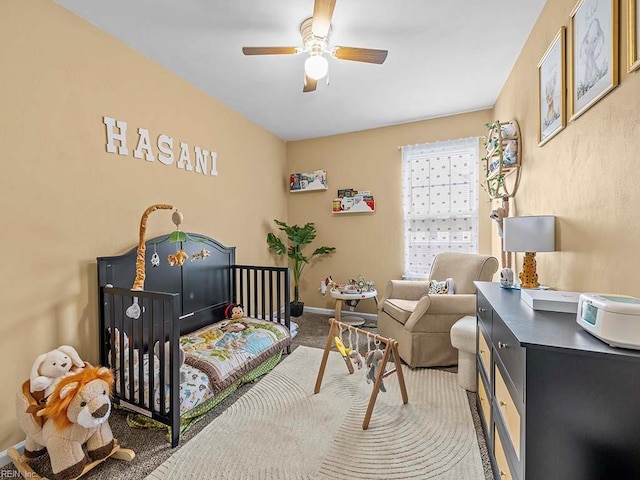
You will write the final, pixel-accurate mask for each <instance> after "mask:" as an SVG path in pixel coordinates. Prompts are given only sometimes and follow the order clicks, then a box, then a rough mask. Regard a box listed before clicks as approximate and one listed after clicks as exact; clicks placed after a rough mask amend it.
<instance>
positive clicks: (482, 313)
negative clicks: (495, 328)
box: [476, 292, 493, 336]
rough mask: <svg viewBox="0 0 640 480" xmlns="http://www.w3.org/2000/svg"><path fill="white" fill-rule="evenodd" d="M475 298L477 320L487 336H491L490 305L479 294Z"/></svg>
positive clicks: (491, 311)
mask: <svg viewBox="0 0 640 480" xmlns="http://www.w3.org/2000/svg"><path fill="white" fill-rule="evenodd" d="M476 298H477V300H476V302H477V305H476V309H477V313H478V320H479V321H480V323H481V324H482V326H483V327H484V330H485V331H486V332H487V333H488V334H489V336H491V335H492V333H491V329H492V326H491V323H492V316H493V315H492V313H493V308H491V304H490V303H489V301H488V300H487V299H486V297H485V296H484V295H482V294H481V293H480V292H478V294H477V297H476Z"/></svg>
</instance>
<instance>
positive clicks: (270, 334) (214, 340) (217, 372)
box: [180, 317, 291, 393]
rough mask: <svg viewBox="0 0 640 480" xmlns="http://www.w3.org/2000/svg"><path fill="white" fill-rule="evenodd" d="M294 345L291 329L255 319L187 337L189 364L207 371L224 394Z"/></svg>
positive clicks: (220, 324)
mask: <svg viewBox="0 0 640 480" xmlns="http://www.w3.org/2000/svg"><path fill="white" fill-rule="evenodd" d="M290 343H291V335H290V334H289V330H287V328H286V327H285V326H283V325H280V324H278V323H274V322H269V321H264V320H259V319H255V318H248V317H245V318H242V319H239V320H223V321H221V322H217V323H214V324H212V325H208V326H206V327H204V328H202V329H200V330H197V331H195V332H192V333H190V334H187V335H184V336H182V337H181V338H180V344H181V346H182V348H183V350H184V351H185V354H186V361H185V363H186V364H187V365H190V366H192V367H195V368H197V369H199V370H201V371H203V372H205V373H206V374H207V376H208V378H209V380H210V385H211V388H212V389H213V391H214V393H215V392H220V391H222V390H224V389H225V388H227V387H228V386H229V385H231V384H232V383H234V382H235V381H236V380H238V379H240V378H242V377H243V376H244V375H245V374H246V373H247V372H249V371H251V370H253V369H254V368H256V367H258V366H259V365H260V364H261V363H263V362H264V361H266V360H267V359H268V358H269V357H271V356H273V354H274V353H276V352H278V351H280V350H282V349H283V348H285V347H286V346H287V345H289V344H290Z"/></svg>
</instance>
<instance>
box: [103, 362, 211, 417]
mask: <svg viewBox="0 0 640 480" xmlns="http://www.w3.org/2000/svg"><path fill="white" fill-rule="evenodd" d="M136 353H137V351H136ZM143 362H144V366H143V368H144V372H143V375H144V383H143V385H144V393H143V395H144V397H143V398H144V405H145V407H147V408H149V354H145V355H144V357H143ZM159 364H160V361H159V360H158V358H157V357H156V358H155V360H154V380H153V401H154V407H153V408H154V410H156V411H159V410H160V365H159ZM116 365H118V364H116ZM119 370H120V369H119V368H116V373H117V374H118V373H119ZM133 373H134V375H133V380H134V387H133V388H134V391H133V398H135V399H138V398H139V396H138V395H139V394H140V378H139V375H138V356H137V355H134V368H133ZM180 377H181V379H182V381H181V382H180V393H179V398H180V415H184V414H185V413H187V412H189V411H190V410H192V409H194V408H195V407H197V406H198V405H202V404H203V403H204V402H206V401H207V400H209V399H210V398H212V397H213V396H214V392H213V389H212V388H211V383H210V381H209V377H208V376H207V374H206V373H204V372H203V371H201V370H198V369H197V368H195V367H192V366H191V365H182V367H180ZM124 381H125V392H126V395H121V396H123V397H124V398H132V397H131V395H130V392H129V365H128V364H127V363H126V364H125V369H124ZM115 388H116V392H117V393H118V394H120V382H118V381H116V384H115ZM170 394H171V387H170V385H169V384H168V383H167V384H165V389H164V399H165V409H166V410H168V409H169V398H170Z"/></svg>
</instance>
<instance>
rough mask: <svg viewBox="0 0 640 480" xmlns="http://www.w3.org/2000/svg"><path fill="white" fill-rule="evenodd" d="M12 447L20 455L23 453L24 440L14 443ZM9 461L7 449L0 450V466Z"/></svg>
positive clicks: (7, 463)
mask: <svg viewBox="0 0 640 480" xmlns="http://www.w3.org/2000/svg"><path fill="white" fill-rule="evenodd" d="M13 448H15V449H16V450H17V451H18V453H20V455H22V454H23V453H24V440H23V441H21V442H20V443H16V444H15V445H14V446H13ZM10 463H11V459H10V458H9V454H8V453H7V450H5V451H3V452H0V467H4V466H5V465H9V464H10Z"/></svg>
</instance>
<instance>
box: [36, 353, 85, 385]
mask: <svg viewBox="0 0 640 480" xmlns="http://www.w3.org/2000/svg"><path fill="white" fill-rule="evenodd" d="M74 366H75V367H78V368H81V367H84V362H83V361H82V359H81V358H80V355H78V352H76V349H75V348H73V347H72V346H69V345H60V346H59V347H58V348H56V349H55V350H51V351H50V352H47V353H43V354H42V355H40V356H39V357H38V358H36V361H35V362H34V363H33V367H31V377H30V378H29V380H30V387H29V389H30V390H31V393H33V392H39V391H41V390H44V396H45V397H48V396H49V395H51V393H53V390H54V389H55V387H56V383H57V380H59V379H60V378H62V377H63V376H65V375H66V374H67V373H69V372H70V371H71V369H72V368H73V367H74Z"/></svg>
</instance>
